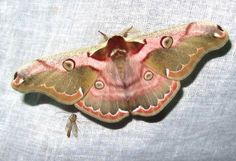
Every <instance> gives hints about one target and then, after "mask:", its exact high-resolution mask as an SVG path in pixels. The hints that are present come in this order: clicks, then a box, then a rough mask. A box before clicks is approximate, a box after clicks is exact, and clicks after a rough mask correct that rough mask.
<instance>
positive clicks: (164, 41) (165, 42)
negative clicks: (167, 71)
mask: <svg viewBox="0 0 236 161" xmlns="http://www.w3.org/2000/svg"><path fill="white" fill-rule="evenodd" d="M160 44H161V46H162V47H163V48H165V49H168V48H170V47H171V46H172V44H173V38H172V37H171V36H163V37H162V38H161V41H160Z"/></svg>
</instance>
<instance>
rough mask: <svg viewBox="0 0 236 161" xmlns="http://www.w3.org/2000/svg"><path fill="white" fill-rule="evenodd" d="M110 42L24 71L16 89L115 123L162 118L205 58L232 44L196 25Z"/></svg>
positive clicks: (212, 28) (216, 29) (215, 30)
mask: <svg viewBox="0 0 236 161" xmlns="http://www.w3.org/2000/svg"><path fill="white" fill-rule="evenodd" d="M130 30H131V29H128V30H126V31H125V32H123V33H122V34H117V35H114V36H110V37H109V36H107V35H106V34H103V33H102V34H103V36H104V39H105V41H104V42H102V43H100V44H98V45H95V46H92V47H89V48H84V49H79V50H76V51H71V52H65V53H62V54H58V55H55V56H51V57H46V58H42V59H37V60H35V61H34V62H32V63H30V64H27V65H25V66H23V67H21V68H20V69H19V70H17V72H16V73H15V75H14V79H13V81H12V83H11V85H12V87H13V88H14V89H15V90H17V91H20V92H24V93H29V92H40V93H43V94H46V95H48V96H50V97H52V98H54V99H55V100H56V101H58V102H60V103H63V104H68V105H75V107H76V108H78V109H79V110H80V111H82V112H84V113H86V114H88V115H90V116H92V117H95V118H97V119H98V120H101V121H104V122H108V123H114V122H118V121H120V120H122V119H124V118H125V117H127V116H129V115H133V116H135V115H139V116H144V117H149V116H153V115H156V114H158V113H159V112H160V111H161V110H163V108H164V107H165V106H166V105H167V104H168V103H169V102H170V101H171V100H172V99H173V98H174V96H175V95H176V93H177V92H178V91H179V89H180V81H181V80H183V79H185V78H186V77H187V76H188V75H189V74H190V73H191V72H192V71H193V69H194V68H195V66H196V65H197V63H198V62H199V61H200V60H201V59H202V57H203V56H204V55H205V54H207V53H209V52H210V51H213V50H216V49H219V48H221V47H223V46H224V45H225V44H226V42H227V41H228V39H229V36H228V33H227V32H226V31H224V30H223V28H222V27H220V26H219V25H216V24H213V23H205V22H193V23H190V24H185V25H180V26H175V27H171V28H169V29H165V30H161V31H157V32H152V33H147V34H145V33H144V34H143V33H140V34H139V33H134V34H129V33H130V32H131V31H130Z"/></svg>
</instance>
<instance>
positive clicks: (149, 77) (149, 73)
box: [144, 71, 154, 81]
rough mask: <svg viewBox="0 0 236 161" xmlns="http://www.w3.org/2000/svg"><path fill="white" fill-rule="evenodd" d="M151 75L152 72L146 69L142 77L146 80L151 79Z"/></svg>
mask: <svg viewBox="0 0 236 161" xmlns="http://www.w3.org/2000/svg"><path fill="white" fill-rule="evenodd" d="M153 75H154V74H153V73H152V72H151V71H146V72H145V73H144V79H145V80H146V81H150V80H152V78H153Z"/></svg>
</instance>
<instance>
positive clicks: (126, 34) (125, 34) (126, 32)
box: [122, 26, 133, 37]
mask: <svg viewBox="0 0 236 161" xmlns="http://www.w3.org/2000/svg"><path fill="white" fill-rule="evenodd" d="M132 29H133V26H130V27H129V28H128V29H126V30H125V31H124V32H123V33H122V36H124V37H127V36H128V33H129V32H130V30H132Z"/></svg>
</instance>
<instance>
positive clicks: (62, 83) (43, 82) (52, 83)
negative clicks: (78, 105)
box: [11, 47, 103, 104]
mask: <svg viewBox="0 0 236 161" xmlns="http://www.w3.org/2000/svg"><path fill="white" fill-rule="evenodd" d="M98 48H99V47H95V48H89V49H84V50H79V51H73V52H67V53H62V54H58V55H55V56H51V57H46V58H42V59H37V60H35V61H34V62H32V63H30V64H28V65H25V66H23V67H22V68H20V69H19V70H18V71H17V72H16V73H15V76H14V80H13V81H12V84H11V85H12V87H13V88H14V89H16V90H18V91H20V92H24V93H29V92H40V93H43V94H46V95H48V96H50V97H52V98H54V99H55V100H57V101H58V102H61V103H64V104H74V103H75V102H77V101H78V100H79V99H81V98H82V97H83V96H84V95H85V94H86V93H87V92H88V91H89V89H90V88H91V87H92V85H93V83H94V82H95V80H96V78H97V74H98V69H99V68H100V67H102V65H103V64H102V62H100V61H96V60H94V59H92V58H90V57H88V56H87V52H93V51H96V50H97V49H98ZM95 68H96V69H95Z"/></svg>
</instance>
